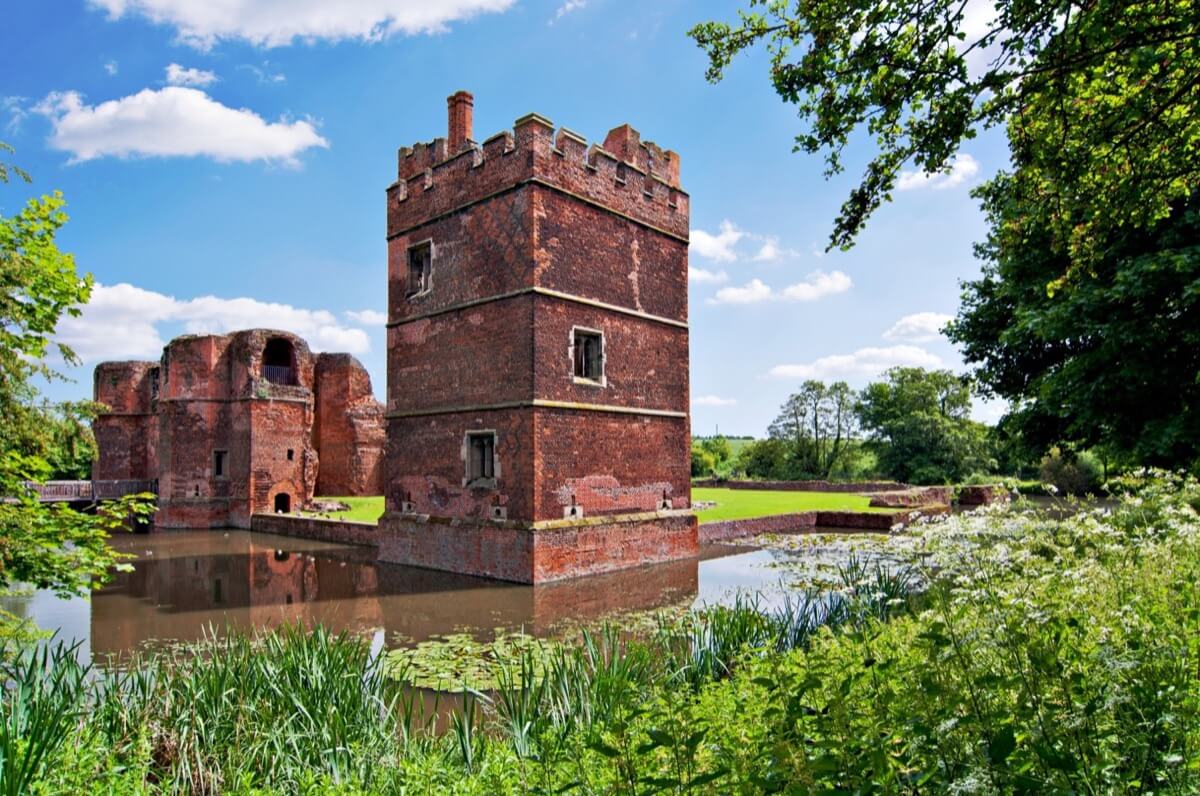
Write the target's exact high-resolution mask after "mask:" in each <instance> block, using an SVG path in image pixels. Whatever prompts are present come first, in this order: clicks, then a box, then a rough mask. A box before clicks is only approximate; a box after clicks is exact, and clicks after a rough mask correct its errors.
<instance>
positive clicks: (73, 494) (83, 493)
mask: <svg viewBox="0 0 1200 796" xmlns="http://www.w3.org/2000/svg"><path fill="white" fill-rule="evenodd" d="M25 486H26V487H27V488H28V489H30V490H32V491H33V492H35V493H37V495H38V497H39V498H40V499H41V500H42V501H43V502H47V503H49V502H65V501H70V502H75V501H83V500H116V499H117V498H122V497H125V496H126V495H137V494H140V493H142V492H151V493H157V492H158V481H155V480H138V479H125V480H109V481H47V482H45V483H43V484H37V483H33V482H27V483H26V484H25Z"/></svg>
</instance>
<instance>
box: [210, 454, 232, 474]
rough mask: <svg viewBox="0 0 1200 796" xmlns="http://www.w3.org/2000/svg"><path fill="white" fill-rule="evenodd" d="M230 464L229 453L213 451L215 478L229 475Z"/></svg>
mask: <svg viewBox="0 0 1200 796" xmlns="http://www.w3.org/2000/svg"><path fill="white" fill-rule="evenodd" d="M228 464H229V453H228V452H227V451H213V478H224V477H225V476H226V475H227V471H228Z"/></svg>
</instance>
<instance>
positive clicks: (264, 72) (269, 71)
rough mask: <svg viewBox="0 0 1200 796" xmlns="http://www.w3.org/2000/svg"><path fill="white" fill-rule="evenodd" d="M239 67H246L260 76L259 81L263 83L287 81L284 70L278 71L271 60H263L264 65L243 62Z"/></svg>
mask: <svg viewBox="0 0 1200 796" xmlns="http://www.w3.org/2000/svg"><path fill="white" fill-rule="evenodd" d="M238 69H245V70H248V71H249V72H251V73H253V74H254V76H255V77H257V78H258V82H259V83H261V84H263V85H267V86H269V85H272V84H276V83H284V82H286V81H287V75H285V74H284V73H283V72H276V71H275V70H274V69H273V68H272V67H271V62H270V61H263V63H262V66H255V65H254V64H242V65H241V66H239V67H238Z"/></svg>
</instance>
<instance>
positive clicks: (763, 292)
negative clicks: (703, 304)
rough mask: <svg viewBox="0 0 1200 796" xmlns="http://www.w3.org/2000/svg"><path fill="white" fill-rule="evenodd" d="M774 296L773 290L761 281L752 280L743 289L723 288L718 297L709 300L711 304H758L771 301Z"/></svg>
mask: <svg viewBox="0 0 1200 796" xmlns="http://www.w3.org/2000/svg"><path fill="white" fill-rule="evenodd" d="M773 296H774V293H772V291H771V288H770V287H769V286H767V285H764V284H763V282H762V280H761V279H751V280H750V281H749V282H747V283H746V284H745V285H742V286H741V287H732V286H730V287H723V288H721V289H720V290H718V291H717V295H715V296H713V297H712V298H710V299H709V300H708V303H709V304H758V303H759V302H761V301H770V300H771V298H772V297H773Z"/></svg>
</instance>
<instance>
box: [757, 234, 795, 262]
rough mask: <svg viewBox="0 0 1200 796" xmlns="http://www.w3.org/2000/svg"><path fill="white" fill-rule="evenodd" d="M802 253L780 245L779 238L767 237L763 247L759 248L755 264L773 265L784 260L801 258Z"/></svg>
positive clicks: (763, 239) (763, 241)
mask: <svg viewBox="0 0 1200 796" xmlns="http://www.w3.org/2000/svg"><path fill="white" fill-rule="evenodd" d="M799 256H800V252H798V251H796V250H795V249H787V248H784V247H781V246H780V245H779V238H775V237H765V238H762V245H761V246H759V247H758V253H756V254H755V255H754V257H753V259H754V261H755V262H759V263H773V262H775V261H777V260H782V259H784V258H792V257H799Z"/></svg>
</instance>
